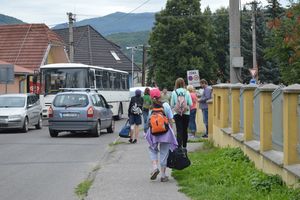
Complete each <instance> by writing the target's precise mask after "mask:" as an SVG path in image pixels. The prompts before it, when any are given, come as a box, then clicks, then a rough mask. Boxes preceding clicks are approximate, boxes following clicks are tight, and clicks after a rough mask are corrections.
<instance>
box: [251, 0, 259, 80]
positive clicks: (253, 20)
mask: <svg viewBox="0 0 300 200" xmlns="http://www.w3.org/2000/svg"><path fill="white" fill-rule="evenodd" d="M251 5H252V18H251V22H252V26H251V28H252V56H253V66H252V68H253V69H256V81H258V65H257V59H256V20H255V15H256V8H257V2H256V1H253V2H251ZM253 78H254V77H253Z"/></svg>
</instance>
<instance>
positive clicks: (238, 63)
mask: <svg viewBox="0 0 300 200" xmlns="http://www.w3.org/2000/svg"><path fill="white" fill-rule="evenodd" d="M231 62H232V63H231V64H232V66H233V67H237V68H242V67H243V66H244V57H233V58H232V61H231Z"/></svg>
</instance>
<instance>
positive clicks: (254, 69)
mask: <svg viewBox="0 0 300 200" xmlns="http://www.w3.org/2000/svg"><path fill="white" fill-rule="evenodd" d="M249 71H250V74H251V76H252V77H253V78H254V77H255V76H256V73H257V68H252V69H249Z"/></svg>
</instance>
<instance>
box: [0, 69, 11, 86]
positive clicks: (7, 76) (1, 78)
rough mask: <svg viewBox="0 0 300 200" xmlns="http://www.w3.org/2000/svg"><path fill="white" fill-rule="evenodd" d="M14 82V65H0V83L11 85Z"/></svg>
mask: <svg viewBox="0 0 300 200" xmlns="http://www.w3.org/2000/svg"><path fill="white" fill-rule="evenodd" d="M14 81H15V74H14V65H11V64H0V83H3V84H13V83H14Z"/></svg>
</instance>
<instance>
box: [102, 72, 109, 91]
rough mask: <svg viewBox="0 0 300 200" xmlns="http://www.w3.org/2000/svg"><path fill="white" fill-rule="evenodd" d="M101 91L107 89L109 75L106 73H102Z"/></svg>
mask: <svg viewBox="0 0 300 200" xmlns="http://www.w3.org/2000/svg"><path fill="white" fill-rule="evenodd" d="M102 85H103V89H105V90H108V89H109V73H108V72H107V71H103V79H102Z"/></svg>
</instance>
